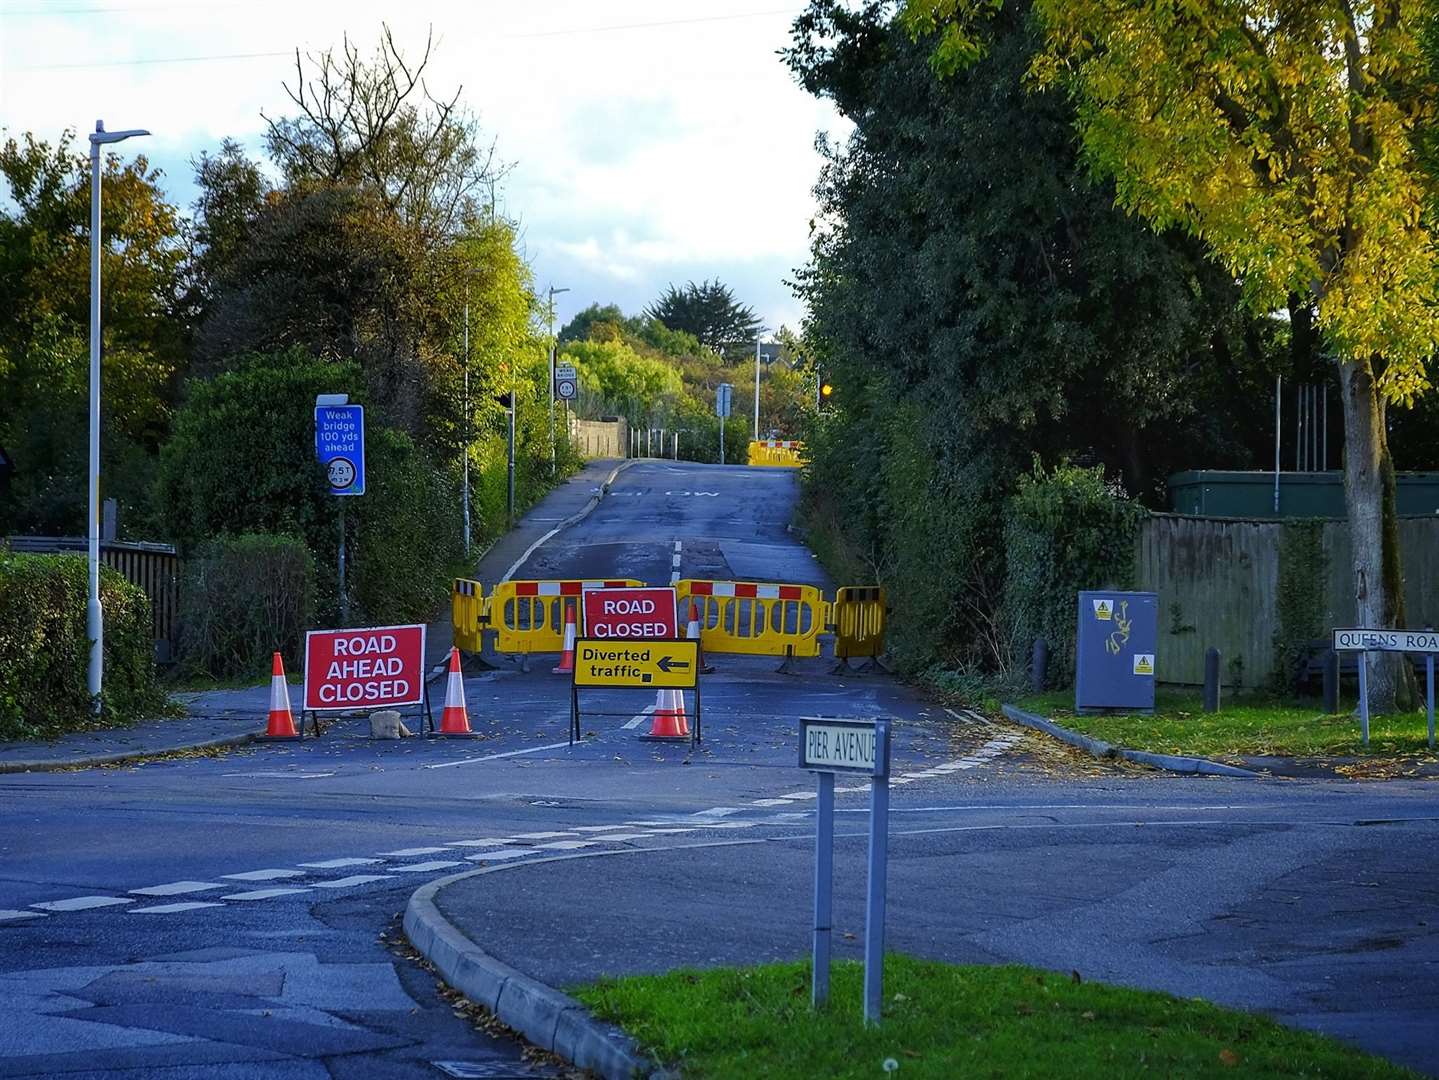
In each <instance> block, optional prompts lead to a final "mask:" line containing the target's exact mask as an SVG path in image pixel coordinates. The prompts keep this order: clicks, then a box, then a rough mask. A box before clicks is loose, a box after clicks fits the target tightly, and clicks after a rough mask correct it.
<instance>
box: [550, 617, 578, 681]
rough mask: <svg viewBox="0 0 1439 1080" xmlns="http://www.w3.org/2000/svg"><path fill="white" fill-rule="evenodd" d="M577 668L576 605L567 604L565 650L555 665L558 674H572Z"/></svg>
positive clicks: (555, 671)
mask: <svg viewBox="0 0 1439 1080" xmlns="http://www.w3.org/2000/svg"><path fill="white" fill-rule="evenodd" d="M574 670H575V605H574V604H566V605H565V651H564V652H563V653H562V654H561V655H560V662H559V664H557V665H556V666H555V669H554V673H555V674H556V675H570V674H573V673H574Z"/></svg>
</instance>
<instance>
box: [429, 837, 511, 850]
mask: <svg viewBox="0 0 1439 1080" xmlns="http://www.w3.org/2000/svg"><path fill="white" fill-rule="evenodd" d="M513 843H514V841H513V840H503V839H499V838H497V837H493V836H485V837H480V838H479V839H475V840H452V841H450V843H449V844H447V845H445V846H446V847H498V846H499V845H500V844H513Z"/></svg>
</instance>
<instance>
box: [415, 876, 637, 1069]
mask: <svg viewBox="0 0 1439 1080" xmlns="http://www.w3.org/2000/svg"><path fill="white" fill-rule="evenodd" d="M493 869H494V868H493V867H491V868H480V869H477V870H469V871H466V872H464V873H460V874H451V875H450V876H449V877H444V878H440V879H438V880H436V881H432V882H430V883H429V884H428V885H423V886H421V887H420V888H419V889H416V890H415V892H414V894H413V895H412V896H411V897H410V902H409V903H408V904H407V905H406V906H405V917H404V928H405V934H406V935H407V936H408V937H409V939H410V944H411V945H413V946H414V947H415V948H416V949H417V950H418V951H419V952H420V954H421V955H423V956H424V957H425V959H427V960H429V961H430V963H431V964H433V965H434V966H435V970H437V971H438V972H439V973H440V975H441V977H442V978H443V979H444V980H445V982H447V983H449V985H451V986H453V987H454V988H455V989H457V990H459V991H460V993H462V994H464V995H465V996H466V997H467V998H469V999H470V1000H471V1001H473V1002H475V1003H477V1004H479V1005H483V1006H484V1007H485V1008H486V1009H488V1010H489V1011H490V1012H491V1013H493V1014H494V1016H495V1018H496V1019H498V1020H499V1021H500V1023H502V1024H504V1025H506V1026H507V1027H510V1028H513V1029H514V1030H515V1031H518V1032H519V1033H520V1034H521V1035H523V1036H524V1037H525V1038H526V1039H528V1040H529V1041H530V1042H532V1043H534V1044H535V1045H536V1046H538V1047H540V1048H541V1049H542V1050H549V1051H551V1052H552V1053H555V1054H558V1055H560V1056H561V1057H563V1058H565V1059H566V1060H567V1061H570V1062H572V1063H573V1064H575V1065H576V1066H578V1067H580V1068H582V1069H589V1070H591V1071H592V1072H594V1073H596V1074H598V1075H600V1076H602V1077H604V1078H605V1080H631V1078H632V1077H644V1076H661V1075H663V1073H661V1072H660V1071H659V1070H657V1069H656V1068H655V1066H654V1064H653V1063H652V1062H650V1061H648V1060H647V1059H646V1058H645V1057H644V1056H643V1055H642V1054H641V1053H640V1052H639V1051H638V1050H637V1049H636V1048H635V1045H634V1043H633V1041H632V1040H631V1039H630V1038H629V1037H628V1036H627V1035H625V1034H624V1033H623V1032H622V1031H620V1030H619V1029H618V1028H616V1027H613V1026H612V1025H608V1024H602V1023H600V1022H599V1021H598V1020H596V1019H594V1018H593V1017H592V1016H590V1014H589V1012H588V1011H586V1009H585V1007H584V1006H583V1005H581V1004H580V1003H579V1002H578V1001H576V1000H575V999H574V998H572V997H570V996H569V995H568V994H563V993H561V992H560V991H558V990H556V989H554V987H551V986H546V985H545V984H544V983H542V982H540V981H538V980H537V979H532V978H530V976H528V975H526V974H524V973H523V972H521V971H517V970H515V969H514V968H512V967H510V966H509V965H508V964H506V963H504V962H503V961H500V960H497V959H495V958H494V957H493V956H491V955H490V954H489V953H487V952H485V951H484V949H482V948H480V947H479V946H478V945H476V944H475V943H474V942H473V941H471V940H470V939H469V938H467V937H465V935H464V934H463V933H461V932H460V930H459V929H458V928H457V927H456V926H455V925H454V924H453V923H451V922H450V921H449V920H448V919H447V918H445V916H444V915H443V914H442V913H441V912H440V909H439V907H438V906H437V905H436V904H435V897H436V896H437V895H438V894H439V892H440V890H441V889H443V888H445V887H446V886H447V885H451V884H453V883H455V882H457V881H462V880H464V879H466V878H471V877H476V876H478V875H481V874H485V873H489V872H490V871H491V870H493Z"/></svg>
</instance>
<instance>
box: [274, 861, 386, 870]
mask: <svg viewBox="0 0 1439 1080" xmlns="http://www.w3.org/2000/svg"><path fill="white" fill-rule="evenodd" d="M377 862H384V860H383V859H326V860H325V861H324V862H302V863H296V864H295V865H296V866H306V867H309V868H310V869H311V870H341V869H343V868H344V867H346V866H374V865H375V863H377Z"/></svg>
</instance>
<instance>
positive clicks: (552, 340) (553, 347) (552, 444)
mask: <svg viewBox="0 0 1439 1080" xmlns="http://www.w3.org/2000/svg"><path fill="white" fill-rule="evenodd" d="M569 291H570V290H569V289H557V288H555V287H554V286H553V285H551V286H550V308H549V311H550V475H551V476H554V474H555V352H556V351H557V346H558V344H559V343H558V342H556V341H555V297H556V296H557V295H559V294H560V293H562V292H569Z"/></svg>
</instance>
